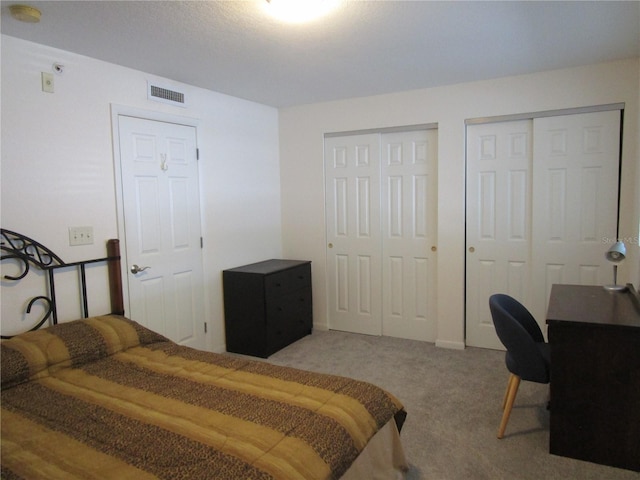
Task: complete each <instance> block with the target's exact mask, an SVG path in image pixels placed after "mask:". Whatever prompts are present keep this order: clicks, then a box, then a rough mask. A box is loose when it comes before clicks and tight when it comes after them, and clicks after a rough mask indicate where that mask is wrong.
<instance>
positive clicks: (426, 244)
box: [325, 130, 437, 341]
mask: <svg viewBox="0 0 640 480" xmlns="http://www.w3.org/2000/svg"><path fill="white" fill-rule="evenodd" d="M436 155H437V131H436V130H429V131H424V130H422V131H412V132H403V133H385V134H378V133H376V134H362V135H350V136H343V137H330V138H327V139H326V140H325V168H326V172H325V178H326V219H327V279H328V284H327V288H328V315H329V326H330V328H332V329H336V330H345V331H349V332H355V333H366V334H371V335H388V336H396V337H402V338H411V339H415V340H427V341H434V340H435V336H436V332H435V325H436V322H435V288H434V283H435V268H434V263H435V262H434V260H433V257H434V256H435V238H436V235H435V225H436V209H437V195H436V190H435V188H436V184H437V183H436V182H437V180H436V174H435V168H436V165H437V159H436Z"/></svg>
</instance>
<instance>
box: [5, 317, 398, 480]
mask: <svg viewBox="0 0 640 480" xmlns="http://www.w3.org/2000/svg"><path fill="white" fill-rule="evenodd" d="M1 348H2V352H1V355H2V357H1V367H2V368H1V369H2V393H1V394H2V405H1V406H2V412H1V413H2V417H1V422H2V432H1V442H2V451H1V462H2V478H6V479H12V478H24V479H37V478H43V479H44V478H46V479H51V478H65V479H69V478H81V479H90V478H96V479H102V478H117V479H130V478H131V479H135V480H143V479H147V478H167V479H183V478H184V479H200V478H202V479H204V478H206V479H233V480H238V479H269V478H273V479H294V478H295V479H335V478H339V477H340V476H341V475H342V474H343V473H344V472H345V471H346V470H347V469H348V468H349V466H350V465H351V463H352V462H353V461H354V459H355V458H356V457H357V456H358V454H359V453H360V452H361V451H362V449H363V448H364V446H365V445H366V444H367V442H368V441H369V439H370V438H371V437H372V436H373V435H374V434H375V433H376V432H377V431H378V430H379V429H380V428H381V427H382V426H383V425H384V424H385V423H386V422H388V421H390V420H392V419H394V417H395V418H396V420H398V419H401V420H403V419H404V415H405V413H404V410H403V406H402V405H401V403H400V402H399V401H398V400H397V399H396V398H395V397H393V396H392V395H391V394H389V393H387V392H385V391H384V390H382V389H380V388H378V387H376V386H374V385H371V384H368V383H365V382H360V381H356V380H352V379H348V378H343V377H337V376H331V375H323V374H317V373H311V372H306V371H302V370H296V369H292V368H286V367H278V366H274V365H271V364H268V363H266V362H261V361H254V360H247V359H244V358H239V357H233V356H229V355H219V354H214V353H210V352H203V351H198V350H194V349H190V348H187V347H182V346H179V345H177V344H175V343H173V342H171V341H169V340H167V339H166V338H164V337H162V336H160V335H157V334H155V333H153V332H151V331H150V330H148V329H146V328H144V327H142V326H141V325H139V324H137V323H135V322H132V321H131V320H128V319H126V318H124V317H118V316H112V315H109V316H103V317H94V318H90V319H85V320H78V321H75V322H69V323H64V324H59V325H56V326H54V327H51V328H47V329H44V330H39V331H36V332H29V333H25V334H22V335H19V336H17V337H14V338H12V339H11V340H7V341H4V342H2V345H1Z"/></svg>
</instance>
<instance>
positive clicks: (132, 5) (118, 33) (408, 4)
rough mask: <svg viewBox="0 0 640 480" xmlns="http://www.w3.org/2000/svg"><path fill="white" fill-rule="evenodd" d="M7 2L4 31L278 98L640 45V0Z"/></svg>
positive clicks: (186, 79) (389, 85)
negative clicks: (286, 4)
mask: <svg viewBox="0 0 640 480" xmlns="http://www.w3.org/2000/svg"><path fill="white" fill-rule="evenodd" d="M12 3H28V4H29V5H31V6H35V7H37V8H38V9H40V10H41V11H42V20H41V21H40V23H37V24H25V23H21V22H18V21H16V20H14V19H13V18H11V16H10V15H9V12H8V6H9V5H11V4H12ZM1 4H2V17H1V18H2V23H1V25H0V29H1V31H2V33H3V34H6V35H10V36H14V37H19V38H23V39H26V40H30V41H33V42H36V43H41V44H46V45H50V46H53V47H57V48H61V49H63V50H68V51H71V52H76V53H79V54H82V55H87V56H90V57H94V58H97V59H101V60H105V61H108V62H112V63H116V64H120V65H124V66H127V67H131V68H135V69H138V70H142V71H145V72H149V73H153V74H155V75H159V76H162V77H167V78H170V79H173V80H176V81H179V82H183V83H187V84H191V85H196V86H199V87H203V88H207V89H210V90H214V91H218V92H222V93H226V94H229V95H233V96H236V97H240V98H245V99H248V100H252V101H256V102H259V103H263V104H266V105H272V106H276V107H286V106H292V105H298V104H305V103H314V102H321V101H329V100H337V99H343V98H350V97H359V96H368V95H376V94H382V93H389V92H396V91H403V90H411V89H417V88H424V87H433V86H439V85H447V84H453V83H461V82H467V81H475V80H483V79H489V78H497V77H502V76H508V75H517V74H522V73H530V72H534V71H542V70H550V69H557V68H564V67H572V66H579V65H586V64H591V63H599V62H605V61H611V60H618V59H624V58H630V57H638V56H640V2H637V1H625V2H609V1H603V2H597V1H590V2H577V1H571V2H560V1H547V2H524V1H515V2H511V1H501V2H486V1H474V2H461V1H456V2H454V1H449V2H435V1H344V2H342V4H341V6H340V7H339V8H338V9H337V10H335V11H334V12H333V13H332V14H330V15H329V16H326V17H324V18H323V19H321V20H319V21H316V22H313V23H307V24H302V25H292V24H285V23H282V22H279V21H277V20H275V19H273V18H272V17H270V16H269V15H268V14H267V13H266V11H265V6H266V1H265V0H246V1H196V2H178V1H168V2H164V1H151V0H149V1H115V2H112V1H86V0H85V1H79V2H74V1H44V2H27V1H26V0H20V1H19V2H6V1H2V2H1Z"/></svg>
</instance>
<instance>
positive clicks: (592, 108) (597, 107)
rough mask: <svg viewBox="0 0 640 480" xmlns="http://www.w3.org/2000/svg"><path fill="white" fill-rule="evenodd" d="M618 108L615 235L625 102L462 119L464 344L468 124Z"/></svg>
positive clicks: (465, 332)
mask: <svg viewBox="0 0 640 480" xmlns="http://www.w3.org/2000/svg"><path fill="white" fill-rule="evenodd" d="M612 110H618V111H620V115H622V118H621V121H620V145H619V158H618V168H619V169H620V170H619V172H618V218H617V221H616V235H618V233H619V232H618V230H619V228H620V191H621V188H620V187H621V184H620V182H621V175H622V170H621V169H622V133H623V129H624V111H625V103H624V102H622V103H608V104H602V105H591V106H586V107H575V108H564V109H558V110H543V111H539V112H528V113H516V114H508V115H496V116H491V117H476V118H469V119H466V120H465V121H464V142H465V152H464V172H465V173H464V182H465V187H464V204H465V212H464V219H465V229H464V252H463V254H464V344H465V345H466V344H467V242H468V238H467V228H466V223H467V218H468V212H467V207H466V205H467V184H468V181H469V180H468V178H467V172H468V154H467V149H466V145H467V128H468V127H469V126H470V125H479V124H484V123H499V122H511V121H518V120H534V119H536V118H544V117H557V116H563V115H575V114H583V113H596V112H605V111H612Z"/></svg>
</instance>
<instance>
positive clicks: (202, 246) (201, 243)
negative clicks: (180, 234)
mask: <svg viewBox="0 0 640 480" xmlns="http://www.w3.org/2000/svg"><path fill="white" fill-rule="evenodd" d="M200 248H201V249H202V248H204V240H203V239H202V237H200Z"/></svg>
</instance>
